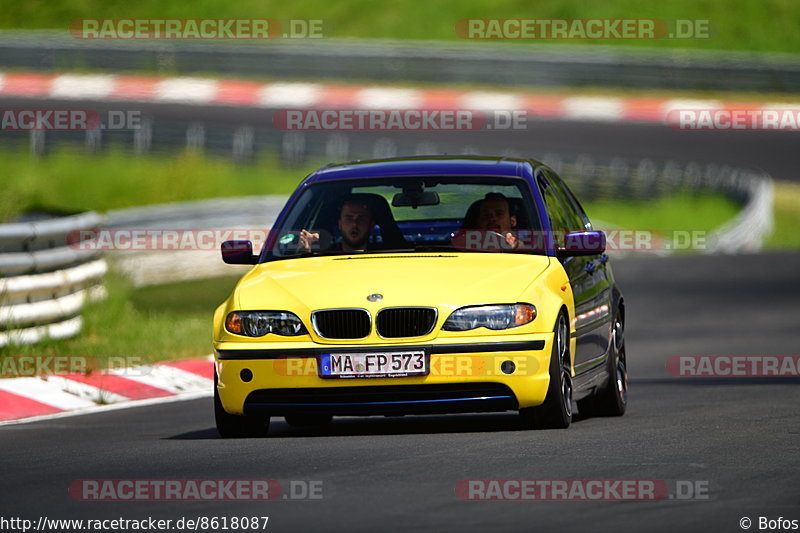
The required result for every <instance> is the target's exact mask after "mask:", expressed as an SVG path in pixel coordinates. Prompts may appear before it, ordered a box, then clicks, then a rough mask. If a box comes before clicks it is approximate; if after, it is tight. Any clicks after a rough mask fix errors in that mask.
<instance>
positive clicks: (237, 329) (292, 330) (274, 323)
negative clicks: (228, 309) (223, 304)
mask: <svg viewBox="0 0 800 533" xmlns="http://www.w3.org/2000/svg"><path fill="white" fill-rule="evenodd" d="M225 329H227V330H228V331H230V332H231V333H235V334H237V335H245V336H247V337H263V336H264V335H266V334H268V333H274V334H275V335H284V336H290V337H293V336H295V335H304V334H305V333H307V332H306V328H305V327H304V326H303V322H302V321H301V320H300V319H299V318H298V317H297V315H295V314H294V313H290V312H288V311H234V312H233V313H230V314H229V315H228V317H227V318H226V319H225Z"/></svg>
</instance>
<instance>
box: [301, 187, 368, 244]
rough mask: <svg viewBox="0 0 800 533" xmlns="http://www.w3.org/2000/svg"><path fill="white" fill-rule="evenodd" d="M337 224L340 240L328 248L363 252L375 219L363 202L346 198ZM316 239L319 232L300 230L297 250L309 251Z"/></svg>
mask: <svg viewBox="0 0 800 533" xmlns="http://www.w3.org/2000/svg"><path fill="white" fill-rule="evenodd" d="M338 226H339V233H340V234H341V235H342V241H341V242H340V243H337V244H334V245H333V246H331V248H330V249H331V250H342V251H344V252H364V251H366V250H367V248H368V246H369V235H370V233H371V232H372V229H373V228H374V227H375V219H374V217H373V216H372V211H371V210H370V208H369V206H368V205H367V204H366V203H365V202H363V201H360V200H358V199H355V198H347V199H345V200H344V202H343V203H342V207H341V208H340V210H339V222H338ZM318 240H319V233H311V232H309V231H307V230H305V229H304V230H302V231H300V242H299V244H298V246H297V251H298V252H308V251H310V250H311V245H312V244H313V243H315V242H317V241H318Z"/></svg>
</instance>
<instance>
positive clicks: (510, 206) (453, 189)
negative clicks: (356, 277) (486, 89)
mask: <svg viewBox="0 0 800 533" xmlns="http://www.w3.org/2000/svg"><path fill="white" fill-rule="evenodd" d="M539 220H540V218H539V214H538V212H537V210H536V206H535V203H534V201H533V199H532V197H531V193H530V190H529V188H528V185H527V182H525V181H524V180H522V179H519V178H498V177H475V176H464V177H453V176H447V177H425V178H419V177H400V178H375V179H369V178H360V179H354V180H337V181H330V182H321V183H316V184H313V185H311V186H309V187H308V188H307V189H306V190H305V191H304V192H303V193H302V194H301V195H300V196H299V197H298V198H297V199H296V201H295V202H294V203H293V205H292V206H291V208H290V210H289V211H288V212H287V214H286V216H285V217H284V218H283V222H282V224H281V225H280V226H279V227H276V228H274V231H275V232H276V233H277V235H276V239H275V240H274V241H273V242H274V245H273V246H272V247H271V249H267V250H264V253H263V257H262V259H263V260H274V259H283V258H292V257H299V256H304V255H329V254H330V255H333V254H345V253H354V252H361V253H380V252H387V251H397V252H400V251H403V252H432V251H452V252H457V251H463V252H486V251H493V252H509V253H537V254H541V253H544V252H543V250H542V249H541V248H536V249H534V248H532V247H529V246H528V247H524V249H523V248H520V247H519V246H516V244H515V243H516V241H515V239H516V237H515V236H516V235H519V234H520V233H521V232H536V230H538V229H539V228H540V222H539ZM509 243H512V244H509Z"/></svg>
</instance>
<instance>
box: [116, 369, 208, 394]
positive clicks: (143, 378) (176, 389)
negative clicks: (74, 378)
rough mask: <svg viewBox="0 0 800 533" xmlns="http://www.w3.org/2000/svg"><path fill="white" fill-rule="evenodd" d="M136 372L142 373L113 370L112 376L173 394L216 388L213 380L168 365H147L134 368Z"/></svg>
mask: <svg viewBox="0 0 800 533" xmlns="http://www.w3.org/2000/svg"><path fill="white" fill-rule="evenodd" d="M134 370H137V371H141V372H140V373H138V375H132V373H131V369H126V368H122V369H118V370H111V371H110V373H111V374H116V375H118V376H123V377H126V378H128V379H130V380H133V381H138V382H139V383H144V384H145V385H149V386H151V387H156V388H158V389H162V390H165V391H168V392H171V393H173V394H181V393H184V392H194V391H203V390H209V391H211V390H212V389H213V387H214V382H213V380H210V379H208V378H204V377H202V376H198V375H197V374H192V373H191V372H187V371H185V370H181V369H180V368H175V367H172V366H167V365H150V366H148V365H145V366H141V367H134Z"/></svg>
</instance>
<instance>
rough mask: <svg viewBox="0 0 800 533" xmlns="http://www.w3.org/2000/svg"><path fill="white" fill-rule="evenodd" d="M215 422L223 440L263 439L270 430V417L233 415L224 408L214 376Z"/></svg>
mask: <svg viewBox="0 0 800 533" xmlns="http://www.w3.org/2000/svg"><path fill="white" fill-rule="evenodd" d="M214 421H215V422H216V425H217V432H219V434H220V436H221V437H222V438H226V439H230V438H245V437H261V436H264V435H266V434H267V430H268V429H269V417H268V416H266V417H264V416H261V417H257V416H247V415H232V414H230V413H228V412H227V411H225V408H224V407H222V401H221V400H220V398H219V391H218V390H217V376H216V374H215V375H214Z"/></svg>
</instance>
